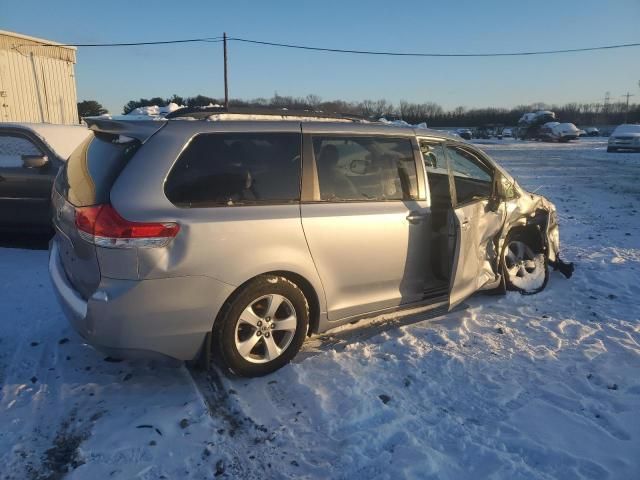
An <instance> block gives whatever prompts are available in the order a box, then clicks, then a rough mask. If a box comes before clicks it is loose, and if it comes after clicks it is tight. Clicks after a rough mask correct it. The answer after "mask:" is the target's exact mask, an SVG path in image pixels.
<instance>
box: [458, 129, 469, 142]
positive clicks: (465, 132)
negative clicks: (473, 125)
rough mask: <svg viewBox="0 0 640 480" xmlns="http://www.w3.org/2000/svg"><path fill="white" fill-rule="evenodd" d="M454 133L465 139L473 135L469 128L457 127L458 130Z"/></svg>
mask: <svg viewBox="0 0 640 480" xmlns="http://www.w3.org/2000/svg"><path fill="white" fill-rule="evenodd" d="M456 133H457V134H458V135H459V136H460V138H464V139H465V140H471V138H472V137H473V134H472V133H471V130H469V129H468V128H459V129H458V130H456Z"/></svg>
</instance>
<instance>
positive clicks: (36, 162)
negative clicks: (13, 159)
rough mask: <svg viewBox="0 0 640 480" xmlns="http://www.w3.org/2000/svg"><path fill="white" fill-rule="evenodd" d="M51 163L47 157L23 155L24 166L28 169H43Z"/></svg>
mask: <svg viewBox="0 0 640 480" xmlns="http://www.w3.org/2000/svg"><path fill="white" fill-rule="evenodd" d="M47 163H49V157H47V156H46V155H22V165H24V166H25V167H26V168H42V167H44V166H45V165H46V164H47Z"/></svg>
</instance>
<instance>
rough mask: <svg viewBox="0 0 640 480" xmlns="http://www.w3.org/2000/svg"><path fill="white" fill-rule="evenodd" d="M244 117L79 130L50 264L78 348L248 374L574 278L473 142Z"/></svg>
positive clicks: (540, 201)
mask: <svg viewBox="0 0 640 480" xmlns="http://www.w3.org/2000/svg"><path fill="white" fill-rule="evenodd" d="M256 112H259V111H257V110H256V109H235V111H232V112H227V111H224V110H223V111H221V110H220V109H203V110H193V109H185V110H184V111H182V112H180V111H176V112H173V114H170V115H168V116H167V121H161V122H160V121H138V122H131V121H114V120H105V119H100V118H95V119H86V121H87V123H88V124H89V125H90V127H91V130H92V133H91V136H90V137H89V138H88V139H87V140H86V141H85V142H83V143H82V144H80V146H79V147H78V148H77V149H76V150H75V151H74V153H73V154H72V155H71V156H70V157H69V160H68V161H67V163H66V165H65V167H64V168H63V169H62V170H61V171H60V173H59V174H58V176H57V177H56V181H55V185H54V188H53V192H52V199H53V200H52V201H53V204H54V212H53V221H54V222H55V226H56V235H55V237H54V240H53V242H52V243H51V252H50V256H49V272H50V275H51V279H52V284H53V287H54V291H55V292H56V294H57V296H58V299H59V301H60V303H61V305H62V307H63V310H64V312H65V314H66V315H67V317H68V318H69V320H70V322H71V324H72V325H73V327H74V328H75V329H76V330H77V331H78V332H79V333H80V334H81V335H82V336H83V337H84V338H85V339H86V341H87V342H88V343H90V344H92V345H94V346H95V347H96V348H98V349H100V350H102V351H104V352H107V353H108V354H109V355H111V356H112V357H115V358H126V357H135V356H137V355H141V356H147V357H153V356H154V355H155V356H158V354H160V355H165V356H169V357H173V358H176V359H180V360H195V359H199V360H200V361H201V362H202V364H203V365H208V364H209V359H210V358H211V354H212V353H215V355H216V357H217V358H218V360H219V361H220V362H221V364H222V365H223V367H224V368H225V369H227V370H228V371H231V372H233V373H235V374H236V375H242V376H250V377H252V376H259V375H265V374H267V373H270V372H273V371H275V370H277V369H278V368H280V367H282V366H283V365H285V364H286V363H287V362H289V361H290V360H291V359H292V358H293V357H294V355H296V353H297V352H298V350H299V349H300V347H301V346H302V343H303V342H304V340H305V338H306V337H307V335H309V334H312V333H319V332H323V331H326V330H328V329H331V328H334V327H338V326H340V325H343V324H346V323H350V322H353V321H355V320H358V319H360V318H366V317H371V316H376V315H380V314H382V313H389V312H395V311H398V310H407V309H413V308H417V307H420V308H422V309H424V311H425V312H427V311H428V312H430V314H431V315H432V316H434V315H436V314H442V313H443V312H446V311H448V310H450V309H451V308H454V307H455V306H456V305H458V304H460V302H462V301H463V300H464V299H465V298H467V297H468V296H470V295H471V294H473V293H474V292H475V291H477V290H482V289H484V290H494V291H496V292H502V293H504V291H505V289H506V288H509V289H512V290H517V291H521V292H524V293H536V292H538V291H540V290H542V289H543V288H544V286H545V284H546V283H547V279H548V267H547V266H548V265H550V266H553V267H554V268H559V269H560V270H561V272H564V273H565V274H566V275H568V276H570V274H571V271H572V268H571V266H570V265H568V264H564V263H563V262H562V261H561V260H560V257H559V249H560V244H559V232H558V216H557V214H556V208H555V207H554V206H553V204H552V203H551V202H549V201H548V200H547V199H545V198H544V197H542V196H540V195H535V194H533V193H528V192H526V191H525V190H523V189H522V188H521V187H520V186H519V185H518V184H517V182H516V181H515V180H514V179H513V177H511V175H509V174H508V173H507V172H506V171H505V170H504V169H502V168H501V167H500V166H499V165H498V164H496V163H495V162H494V161H493V160H492V159H491V158H489V157H488V156H487V155H486V154H484V153H483V152H482V151H480V150H478V149H477V148H475V147H474V146H473V145H470V144H468V143H466V142H463V141H459V140H457V139H456V138H454V137H452V136H450V135H448V134H446V133H444V132H440V131H435V130H426V129H418V128H415V129H414V128H407V127H398V126H389V125H385V124H383V123H381V122H363V121H361V120H359V119H356V118H350V117H344V116H337V117H336V116H334V117H330V116H327V117H319V116H313V115H312V116H309V115H308V114H305V113H304V112H302V113H296V112H291V113H289V115H283V114H282V113H281V112H275V113H274V112H273V111H271V113H270V114H266V113H256ZM216 115H217V116H216ZM307 117H308V118H307ZM185 118H190V119H192V120H193V121H184V119H185ZM208 120H216V121H208ZM28 293H29V292H26V294H28ZM425 314H426V313H425Z"/></svg>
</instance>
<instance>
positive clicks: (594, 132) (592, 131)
mask: <svg viewBox="0 0 640 480" xmlns="http://www.w3.org/2000/svg"><path fill="white" fill-rule="evenodd" d="M584 131H585V132H586V136H587V137H599V136H600V130H598V129H597V128H596V127H587V128H585V129H584Z"/></svg>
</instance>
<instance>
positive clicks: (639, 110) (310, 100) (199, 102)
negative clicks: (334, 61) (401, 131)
mask: <svg viewBox="0 0 640 480" xmlns="http://www.w3.org/2000/svg"><path fill="white" fill-rule="evenodd" d="M171 102H173V103H176V104H178V105H185V106H189V107H197V106H205V105H209V104H218V105H221V104H223V103H224V102H223V100H221V99H219V98H213V97H208V96H205V95H196V96H194V97H181V96H179V95H173V96H172V97H170V98H161V97H154V98H149V99H147V98H141V99H139V100H131V101H129V102H128V103H127V104H126V105H125V106H124V108H123V111H124V113H125V114H127V113H129V112H131V111H132V110H134V109H135V108H138V107H147V106H151V105H158V106H164V105H167V104H169V103H171ZM229 106H232V107H233V106H240V107H261V108H265V107H269V108H288V109H296V110H318V111H323V112H327V113H341V114H352V115H359V116H363V117H367V118H374V119H378V118H380V117H385V118H387V119H388V120H395V119H400V120H404V121H406V122H408V123H411V124H418V123H421V122H426V123H427V125H429V126H430V127H475V126H481V125H490V124H495V125H504V126H515V125H517V124H518V120H519V119H520V117H522V115H523V114H524V113H527V112H534V111H538V110H551V111H553V112H555V114H556V117H557V119H558V121H560V122H571V123H574V124H576V125H583V126H589V125H617V124H620V123H623V122H624V121H625V110H626V108H627V107H626V103H624V102H615V103H609V104H607V105H604V104H602V103H566V104H564V105H549V104H545V103H535V104H532V105H518V106H516V107H513V108H495V107H487V108H465V107H457V108H454V109H453V110H445V109H443V108H442V107H441V106H440V105H438V104H437V103H435V102H425V103H411V102H407V101H404V100H403V101H400V103H399V104H397V105H394V104H393V103H391V102H389V101H387V100H384V99H381V100H364V101H361V102H349V101H345V100H330V101H324V100H322V98H321V97H319V96H317V95H307V96H306V97H292V96H283V95H278V94H277V93H276V94H275V95H274V96H273V97H271V98H255V99H252V100H242V99H230V100H229ZM627 122H628V123H635V122H640V104H636V103H634V104H630V105H629V112H628V115H627Z"/></svg>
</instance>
